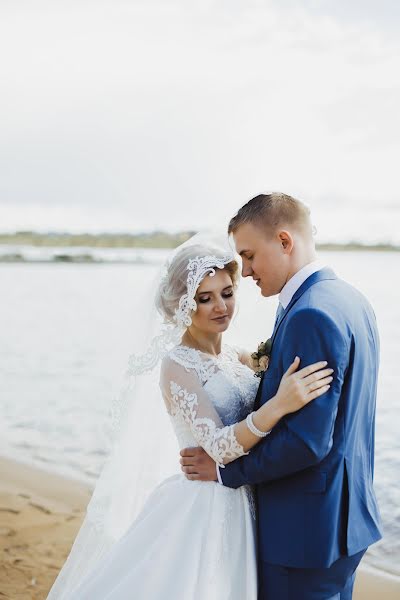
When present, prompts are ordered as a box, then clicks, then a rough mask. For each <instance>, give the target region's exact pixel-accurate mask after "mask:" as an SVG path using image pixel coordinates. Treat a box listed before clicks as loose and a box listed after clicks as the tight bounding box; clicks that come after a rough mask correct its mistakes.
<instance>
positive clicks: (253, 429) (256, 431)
mask: <svg viewBox="0 0 400 600" xmlns="http://www.w3.org/2000/svg"><path fill="white" fill-rule="evenodd" d="M253 415H254V412H252V413H249V414H248V415H247V417H246V425H247V427H248V428H249V429H250V431H251V433H254V435H256V436H257V437H260V438H264V437H266V436H267V435H268V434H269V433H271V429H270V430H269V431H260V429H257V427H256V426H255V425H254V423H253Z"/></svg>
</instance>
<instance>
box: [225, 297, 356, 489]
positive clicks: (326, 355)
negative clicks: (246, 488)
mask: <svg viewBox="0 0 400 600" xmlns="http://www.w3.org/2000/svg"><path fill="white" fill-rule="evenodd" d="M296 355H297V356H299V357H300V359H301V364H300V367H299V368H302V367H305V366H307V365H310V364H312V363H314V362H318V361H320V360H327V361H328V366H329V367H331V368H332V369H334V372H333V374H332V375H333V377H334V379H333V381H332V383H331V387H330V389H329V391H328V392H327V393H325V394H323V395H322V396H320V397H319V398H317V399H316V400H313V401H312V402H311V403H310V404H308V405H307V406H306V407H305V408H303V409H302V410H301V411H299V412H297V413H294V414H291V415H288V416H287V417H285V418H284V419H282V420H281V421H280V423H279V424H278V425H277V426H276V427H275V428H274V429H273V430H272V432H271V434H270V435H269V436H268V437H267V438H265V439H264V440H262V441H261V443H260V444H258V446H256V447H255V448H254V449H253V450H252V451H251V452H250V454H249V455H248V456H244V457H242V458H239V459H237V460H235V461H234V462H232V463H230V464H229V465H227V466H226V467H225V469H224V470H223V472H222V473H221V478H222V482H223V484H224V485H226V486H228V487H232V488H237V487H239V486H241V485H244V484H258V483H263V482H268V481H272V480H274V479H280V478H282V477H286V476H288V475H290V474H292V473H296V472H297V471H301V470H303V469H306V468H308V467H310V466H313V465H316V464H318V463H320V462H321V461H322V460H323V459H324V458H325V457H326V456H327V455H328V454H329V452H330V450H331V448H332V444H333V431H334V426H335V419H336V415H337V410H338V404H339V399H340V395H341V391H342V386H343V382H344V377H345V373H346V370H347V366H348V361H349V347H348V342H347V340H346V338H345V336H344V335H343V333H342V332H341V331H340V330H339V328H338V327H337V325H336V324H335V323H334V322H333V320H332V319H331V317H330V316H328V315H327V314H325V313H324V312H322V311H320V310H316V309H313V308H305V309H302V310H299V311H297V312H296V313H295V314H294V315H293V317H291V319H290V322H289V323H288V325H287V327H286V330H285V338H284V341H283V343H282V344H281V355H280V356H279V357H276V359H277V361H280V362H281V365H282V367H283V370H282V372H285V371H286V369H287V368H288V367H289V365H290V364H291V362H292V361H293V359H294V357H295V356H296ZM278 385H279V381H277V382H275V387H276V389H277V388H278Z"/></svg>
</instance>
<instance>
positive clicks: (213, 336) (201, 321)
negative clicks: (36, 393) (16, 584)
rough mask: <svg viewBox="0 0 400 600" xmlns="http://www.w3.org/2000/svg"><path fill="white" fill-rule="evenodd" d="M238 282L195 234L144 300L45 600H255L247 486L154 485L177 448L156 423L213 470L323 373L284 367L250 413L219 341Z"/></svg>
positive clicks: (250, 390) (240, 356) (312, 389)
mask: <svg viewBox="0 0 400 600" xmlns="http://www.w3.org/2000/svg"><path fill="white" fill-rule="evenodd" d="M238 279H239V265H238V263H237V262H236V260H235V257H234V255H233V254H231V253H230V252H228V251H227V249H226V248H221V247H217V246H216V245H215V243H214V242H213V243H206V244H205V243H202V242H200V241H199V238H198V237H197V236H195V238H192V240H189V242H186V243H185V244H183V245H182V246H180V247H179V248H178V249H177V250H176V251H175V252H173V254H172V257H171V259H170V260H169V261H168V263H167V265H166V267H165V269H164V273H163V276H162V278H161V282H159V284H158V289H157V292H156V294H155V299H154V304H155V306H156V307H157V310H158V313H159V314H160V315H161V319H159V320H158V321H157V319H155V318H153V319H152V321H151V326H152V327H153V328H154V327H155V328H156V331H155V332H153V335H152V340H151V343H150V344H149V345H148V346H147V348H145V347H143V346H141V347H142V352H141V353H140V352H138V353H136V354H135V355H133V356H132V357H131V360H130V368H129V372H128V383H129V385H128V386H127V387H126V388H125V391H124V393H123V394H122V396H121V398H120V400H119V402H118V404H117V406H116V407H115V410H114V421H115V426H114V440H113V442H114V443H113V448H112V451H111V453H110V456H109V458H108V460H107V462H106V464H105V466H104V468H103V471H102V473H101V475H100V478H99V480H98V482H97V485H96V488H95V491H94V493H93V496H92V499H91V501H90V503H89V505H88V508H87V514H86V517H85V520H84V523H83V525H82V527H81V529H80V531H79V533H78V536H77V538H76V540H75V542H74V545H73V547H72V550H71V553H70V555H69V557H68V559H67V561H66V563H65V565H64V567H63V568H62V570H61V572H60V574H59V576H58V578H57V580H56V582H55V583H54V585H53V587H52V589H51V591H50V593H49V596H48V600H56V599H57V600H67V599H68V600H133V599H134V598H138V599H139V598H140V599H143V600H161V599H164V598H165V599H169V598H173V599H174V600H183V599H185V600H188V599H189V600H197V599H198V600H204V599H205V598H207V600H217V599H218V600H221V599H226V600H228V599H229V600H243V598H246V599H247V600H256V599H257V563H256V544H255V504H254V499H253V492H252V490H251V489H250V488H248V487H247V486H246V487H242V488H239V489H237V490H236V489H231V488H228V487H224V486H222V485H220V484H219V483H216V482H200V481H189V480H188V479H187V478H186V477H185V476H184V475H183V474H182V473H180V474H174V475H172V476H170V477H167V478H163V476H164V475H165V473H167V472H168V470H167V469H166V464H167V463H168V461H169V463H170V464H171V461H172V460H173V461H175V463H177V462H178V446H176V445H174V444H172V445H171V438H172V436H171V435H170V434H169V430H170V425H169V429H168V423H167V422H166V421H165V420H163V418H165V417H161V416H160V415H161V414H163V415H168V420H169V421H170V423H172V427H173V430H174V433H175V436H176V440H177V441H178V445H179V447H180V448H184V447H188V446H202V447H203V448H204V449H205V450H206V452H207V453H208V454H209V455H210V456H211V457H212V458H213V459H214V460H215V461H216V463H218V464H219V466H220V467H221V468H223V467H224V465H225V464H227V463H229V462H230V461H233V460H235V459H237V458H238V457H240V456H242V455H244V454H247V453H249V451H250V450H251V448H253V447H254V446H255V445H256V444H257V443H258V442H259V441H260V440H261V439H263V438H265V436H266V435H268V433H269V431H270V430H271V429H272V428H273V427H274V426H275V425H276V423H277V422H278V421H279V420H280V418H282V416H284V415H285V414H288V413H291V412H295V411H297V410H299V409H301V408H302V407H303V406H305V405H306V404H307V403H308V402H311V401H312V400H313V399H315V398H317V397H318V396H320V395H321V394H323V393H325V392H326V391H327V390H328V388H329V383H330V381H331V379H332V377H331V376H330V374H331V370H330V369H327V368H326V363H325V362H320V363H316V364H314V365H311V366H309V367H306V368H304V369H301V370H298V366H299V359H298V358H296V359H295V361H294V362H293V364H292V365H291V366H290V368H289V369H288V371H287V372H286V373H285V375H284V377H283V378H282V381H281V383H280V386H279V389H278V392H277V394H276V396H275V397H273V398H271V400H270V401H269V402H267V403H266V404H265V405H263V406H262V407H261V408H260V409H258V410H257V411H255V412H252V411H253V405H254V400H255V396H256V393H257V388H258V383H259V381H260V380H259V379H258V378H257V377H256V376H255V373H254V371H253V370H252V368H251V366H252V362H251V357H250V355H249V354H247V353H246V352H244V351H243V350H238V349H237V348H235V347H232V346H228V345H226V344H224V343H222V334H223V332H224V331H226V330H227V328H228V327H229V324H230V322H231V319H232V317H233V315H234V311H235V296H236V288H237V284H238ZM153 296H154V290H153ZM146 300H147V304H148V303H149V298H147V299H146ZM155 323H156V325H155ZM140 344H142V341H141V342H140ZM140 344H139V346H140ZM143 350H146V351H145V352H144V353H143ZM155 384H156V385H155ZM158 386H159V387H158ZM155 387H157V388H158V393H157V392H156V390H155ZM160 389H161V395H162V398H163V400H164V403H165V407H166V411H165V410H163V409H162V406H161V405H160V403H159V398H160V393H159V390H160ZM157 402H158V404H157ZM173 446H174V447H173ZM154 485H156V487H154ZM152 487H153V489H152ZM151 489H152V491H151ZM150 491H151V493H150V494H149V492H150ZM148 494H149V495H148Z"/></svg>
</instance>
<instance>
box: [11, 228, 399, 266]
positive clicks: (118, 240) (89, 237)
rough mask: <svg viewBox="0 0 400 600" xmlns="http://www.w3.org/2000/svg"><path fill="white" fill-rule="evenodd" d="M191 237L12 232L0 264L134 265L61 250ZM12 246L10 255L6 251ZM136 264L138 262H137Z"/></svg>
mask: <svg viewBox="0 0 400 600" xmlns="http://www.w3.org/2000/svg"><path fill="white" fill-rule="evenodd" d="M193 235H194V232H193V231H183V232H180V233H175V234H170V233H166V232H162V231H155V232H152V233H141V234H129V233H100V234H90V233H82V234H80V233H79V234H74V233H51V232H49V233H38V232H33V231H19V232H15V233H0V249H1V248H2V250H3V251H2V252H0V262H8V263H10V262H29V263H31V262H51V263H54V262H55V263H58V262H73V263H112V262H115V263H121V262H138V260H136V259H134V260H129V259H128V260H122V259H119V258H116V259H115V260H112V259H111V260H108V259H107V260H103V259H102V258H99V257H96V256H93V255H92V254H91V253H90V252H86V251H83V252H81V253H74V254H69V253H68V252H63V251H62V250H61V249H65V250H66V249H68V248H71V249H72V248H84V249H86V248H87V249H88V250H89V249H93V250H100V249H104V250H105V249H114V250H123V249H137V250H141V249H143V250H145V249H146V250H147V249H155V250H156V249H157V250H162V249H172V248H176V247H177V246H178V245H179V244H182V243H183V242H185V241H186V240H188V239H189V238H191V237H192V236H193ZM8 246H10V247H11V246H12V250H11V249H10V252H7V251H6V248H7V247H8ZM21 246H25V247H26V246H30V247H33V248H53V249H56V248H60V250H61V251H60V253H54V255H53V256H51V257H49V258H43V259H42V258H41V259H34V258H26V257H25V256H24V254H23V252H22V248H21V250H20V247H21ZM317 249H318V250H329V251H342V252H365V251H368V252H400V246H399V245H395V244H387V243H377V244H363V243H361V242H357V241H350V242H346V243H320V244H317ZM139 262H140V261H139Z"/></svg>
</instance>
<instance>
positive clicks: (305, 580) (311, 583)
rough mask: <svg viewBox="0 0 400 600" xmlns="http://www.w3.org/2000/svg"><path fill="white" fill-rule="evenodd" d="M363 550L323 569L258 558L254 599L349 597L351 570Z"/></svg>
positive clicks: (328, 599)
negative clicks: (255, 595) (292, 566)
mask: <svg viewBox="0 0 400 600" xmlns="http://www.w3.org/2000/svg"><path fill="white" fill-rule="evenodd" d="M364 554H365V550H363V551H362V552H359V553H358V554H354V555H353V556H343V557H341V558H339V559H338V560H337V561H336V562H334V563H333V565H331V566H330V567H329V568H327V569H293V568H291V567H283V566H281V565H272V564H270V563H267V562H264V561H259V565H258V571H259V572H258V581H259V592H258V600H351V598H352V595H353V585H354V579H355V571H356V569H357V567H358V565H359V563H360V561H361V559H362V557H363V555H364Z"/></svg>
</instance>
